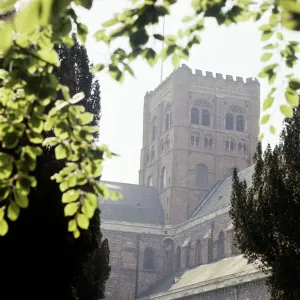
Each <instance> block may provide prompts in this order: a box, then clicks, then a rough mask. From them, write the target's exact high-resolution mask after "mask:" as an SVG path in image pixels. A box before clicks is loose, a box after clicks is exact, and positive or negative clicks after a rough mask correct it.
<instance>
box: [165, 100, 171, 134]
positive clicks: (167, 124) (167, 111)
mask: <svg viewBox="0 0 300 300" xmlns="http://www.w3.org/2000/svg"><path fill="white" fill-rule="evenodd" d="M164 124H165V125H164V128H165V131H168V130H169V129H170V127H171V126H172V105H171V104H170V103H168V104H167V105H166V107H165V110H164Z"/></svg>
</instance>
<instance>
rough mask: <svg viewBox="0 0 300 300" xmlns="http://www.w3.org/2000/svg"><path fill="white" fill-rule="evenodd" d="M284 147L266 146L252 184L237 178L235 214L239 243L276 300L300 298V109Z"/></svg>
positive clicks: (258, 156)
mask: <svg viewBox="0 0 300 300" xmlns="http://www.w3.org/2000/svg"><path fill="white" fill-rule="evenodd" d="M284 123H285V128H284V130H283V132H282V134H281V141H280V144H279V146H276V147H275V148H274V149H271V147H270V146H269V145H268V147H267V149H266V150H265V152H264V155H262V150H261V145H260V144H259V145H258V147H257V151H256V154H255V156H254V163H255V168H254V173H253V177H252V185H251V186H250V187H249V188H247V186H246V183H245V182H240V180H239V178H238V174H237V171H236V170H235V171H234V174H233V184H232V194H231V209H230V216H231V218H232V220H233V225H234V228H235V242H236V244H237V247H238V248H239V249H240V250H241V252H242V253H244V254H245V256H246V258H248V259H249V261H251V262H253V261H254V260H256V259H257V260H258V261H260V262H261V263H260V267H261V269H262V270H263V271H264V272H266V273H267V274H268V275H269V277H268V279H267V284H268V287H269V292H270V295H271V299H272V300H296V299H299V297H300V288H299V284H298V283H299V281H300V251H299V249H300V218H299V215H300V187H299V180H300V147H299V146H300V109H299V108H297V109H295V111H294V116H293V118H292V119H286V120H285V122H284Z"/></svg>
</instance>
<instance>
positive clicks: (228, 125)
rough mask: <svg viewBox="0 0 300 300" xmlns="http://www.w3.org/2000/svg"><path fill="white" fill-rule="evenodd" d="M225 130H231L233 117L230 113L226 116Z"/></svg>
mask: <svg viewBox="0 0 300 300" xmlns="http://www.w3.org/2000/svg"><path fill="white" fill-rule="evenodd" d="M225 128H226V129H227V130H233V115H232V114H231V113H227V114H226V120H225Z"/></svg>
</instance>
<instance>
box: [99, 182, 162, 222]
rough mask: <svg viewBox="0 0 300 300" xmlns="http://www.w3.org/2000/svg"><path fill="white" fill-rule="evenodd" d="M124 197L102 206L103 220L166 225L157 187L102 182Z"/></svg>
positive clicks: (105, 202) (108, 201)
mask: <svg viewBox="0 0 300 300" xmlns="http://www.w3.org/2000/svg"><path fill="white" fill-rule="evenodd" d="M102 183H104V184H106V185H108V187H109V189H110V190H113V191H117V192H119V193H121V194H122V195H123V198H122V199H119V200H117V201H113V200H105V201H104V203H101V204H100V209H101V219H102V220H108V221H123V222H132V223H145V224H164V213H163V209H162V206H161V203H160V200H159V197H158V193H157V190H156V188H155V187H147V186H142V185H137V184H129V183H120V182H109V181H102Z"/></svg>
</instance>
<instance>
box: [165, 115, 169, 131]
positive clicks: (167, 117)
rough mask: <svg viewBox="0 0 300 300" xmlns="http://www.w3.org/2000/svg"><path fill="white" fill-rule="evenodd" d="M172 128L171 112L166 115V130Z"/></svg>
mask: <svg viewBox="0 0 300 300" xmlns="http://www.w3.org/2000/svg"><path fill="white" fill-rule="evenodd" d="M169 128H170V114H166V115H165V130H166V131H167V130H169Z"/></svg>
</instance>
